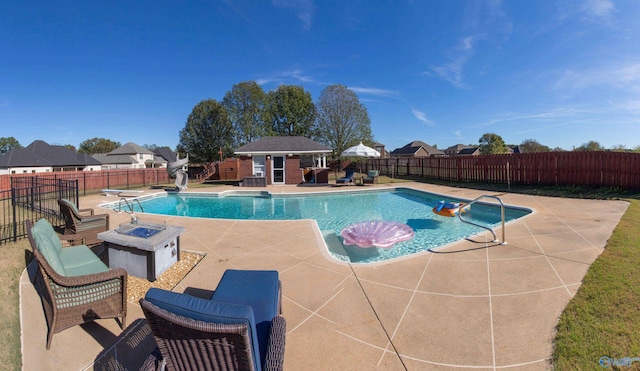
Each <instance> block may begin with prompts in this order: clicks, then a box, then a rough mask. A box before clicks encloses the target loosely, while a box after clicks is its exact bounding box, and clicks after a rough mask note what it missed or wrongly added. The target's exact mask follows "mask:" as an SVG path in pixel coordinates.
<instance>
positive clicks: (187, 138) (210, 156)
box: [177, 99, 233, 162]
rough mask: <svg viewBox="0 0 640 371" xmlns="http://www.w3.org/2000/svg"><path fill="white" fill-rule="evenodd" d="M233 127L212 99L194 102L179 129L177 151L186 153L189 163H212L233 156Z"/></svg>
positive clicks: (227, 116) (223, 110)
mask: <svg viewBox="0 0 640 371" xmlns="http://www.w3.org/2000/svg"><path fill="white" fill-rule="evenodd" d="M232 146H233V126H232V125H231V120H229V115H228V114H227V110H225V109H224V107H223V106H222V104H221V103H219V102H218V101H216V100H215V99H207V100H203V101H202V102H200V103H198V104H197V105H196V106H195V107H193V110H192V111H191V113H190V114H189V117H188V118H187V122H186V124H185V126H184V128H183V129H182V130H180V142H179V143H178V148H177V152H179V153H188V154H189V159H190V161H193V162H213V161H216V160H219V159H220V154H219V151H220V150H222V153H223V156H225V157H230V156H231V155H232V154H233V147H232Z"/></svg>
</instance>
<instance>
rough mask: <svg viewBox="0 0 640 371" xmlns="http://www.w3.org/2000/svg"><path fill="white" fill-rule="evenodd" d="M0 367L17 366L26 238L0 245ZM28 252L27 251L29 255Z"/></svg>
mask: <svg viewBox="0 0 640 371" xmlns="http://www.w3.org/2000/svg"><path fill="white" fill-rule="evenodd" d="M0 251H2V259H1V260H0V282H2V283H3V284H2V285H0V297H2V300H0V365H2V366H1V367H0V368H2V369H4V370H20V369H21V368H22V359H21V354H20V312H19V310H18V308H19V297H18V285H19V281H20V275H21V274H22V271H23V270H24V268H25V267H26V263H25V257H26V256H27V254H26V253H25V252H31V246H29V240H28V239H23V240H19V241H18V242H16V243H10V244H6V245H0ZM29 256H30V255H29Z"/></svg>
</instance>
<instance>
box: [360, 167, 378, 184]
mask: <svg viewBox="0 0 640 371" xmlns="http://www.w3.org/2000/svg"><path fill="white" fill-rule="evenodd" d="M379 174H380V171H379V170H369V171H368V172H367V177H366V178H363V179H362V184H374V183H378V175H379Z"/></svg>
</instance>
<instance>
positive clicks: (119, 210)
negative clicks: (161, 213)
mask: <svg viewBox="0 0 640 371" xmlns="http://www.w3.org/2000/svg"><path fill="white" fill-rule="evenodd" d="M132 200H133V201H135V202H137V203H138V206H139V207H140V212H142V213H143V212H144V209H143V208H142V204H141V203H140V200H138V199H137V198H134V199H132ZM122 201H124V203H125V204H127V206H128V207H129V213H130V214H133V206H132V205H131V204H130V203H129V201H128V200H127V199H126V198H124V197H122V198H121V199H120V202H118V212H119V213H120V212H122ZM125 212H126V210H125Z"/></svg>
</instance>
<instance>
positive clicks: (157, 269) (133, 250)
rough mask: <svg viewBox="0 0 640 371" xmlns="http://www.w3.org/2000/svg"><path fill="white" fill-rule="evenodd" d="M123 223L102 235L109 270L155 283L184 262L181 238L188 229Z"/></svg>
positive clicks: (136, 221)
mask: <svg viewBox="0 0 640 371" xmlns="http://www.w3.org/2000/svg"><path fill="white" fill-rule="evenodd" d="M132 221H134V222H132V223H123V224H120V226H118V228H117V229H112V230H109V231H106V232H100V233H98V238H99V239H101V240H103V241H104V242H105V248H106V258H107V264H108V265H109V268H124V269H125V270H126V271H127V273H129V274H130V275H133V276H136V277H140V278H146V279H147V280H149V281H155V280H156V279H157V278H158V276H160V275H161V274H162V273H163V272H164V271H166V270H167V269H169V268H170V267H171V266H172V265H173V264H174V263H175V262H177V261H178V260H180V234H181V233H182V232H184V227H181V226H171V225H169V226H168V225H166V224H154V223H145V222H140V221H138V220H137V218H136V219H133V218H132Z"/></svg>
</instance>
